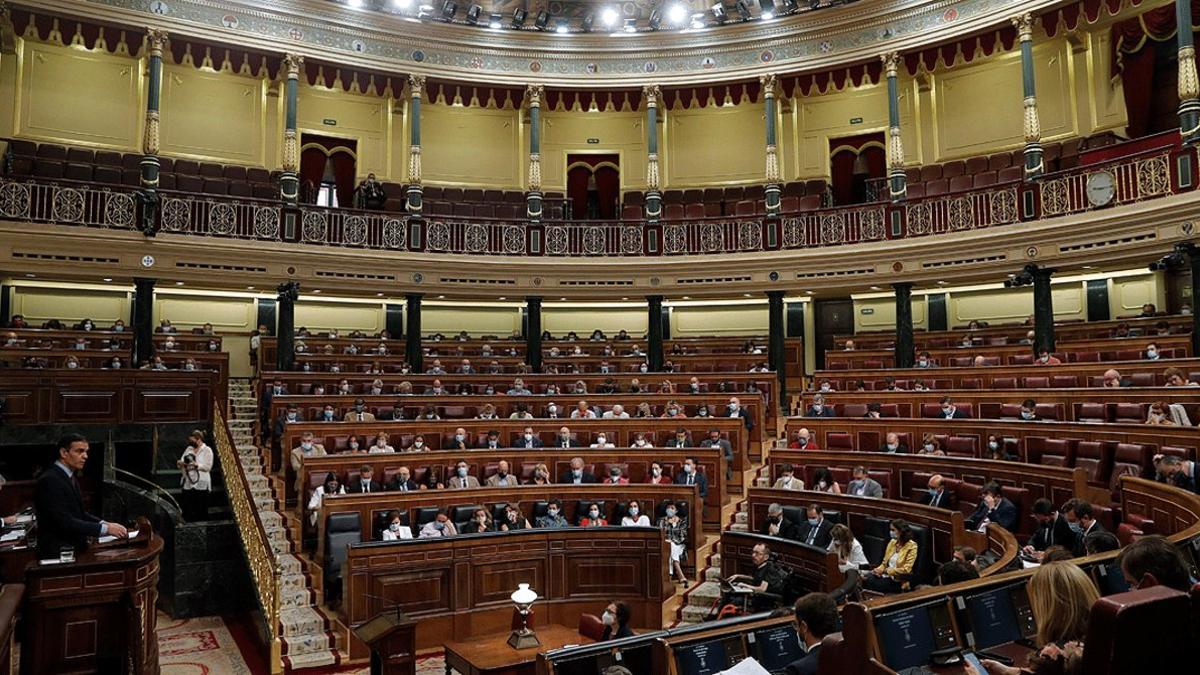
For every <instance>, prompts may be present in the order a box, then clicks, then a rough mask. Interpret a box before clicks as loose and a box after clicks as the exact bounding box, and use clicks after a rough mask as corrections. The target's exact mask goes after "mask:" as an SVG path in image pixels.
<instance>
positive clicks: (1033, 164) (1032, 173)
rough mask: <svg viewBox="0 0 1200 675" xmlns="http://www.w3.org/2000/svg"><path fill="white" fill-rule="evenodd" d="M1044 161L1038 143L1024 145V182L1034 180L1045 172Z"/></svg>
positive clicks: (1040, 146)
mask: <svg viewBox="0 0 1200 675" xmlns="http://www.w3.org/2000/svg"><path fill="white" fill-rule="evenodd" d="M1045 168H1046V167H1045V161H1044V159H1043V155H1042V144H1041V143H1040V142H1033V143H1026V144H1025V180H1035V179H1038V178H1041V177H1042V173H1044V172H1045Z"/></svg>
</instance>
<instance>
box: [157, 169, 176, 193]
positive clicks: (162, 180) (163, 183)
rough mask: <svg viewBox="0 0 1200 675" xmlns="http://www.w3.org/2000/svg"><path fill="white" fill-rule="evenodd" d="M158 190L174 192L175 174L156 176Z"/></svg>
mask: <svg viewBox="0 0 1200 675" xmlns="http://www.w3.org/2000/svg"><path fill="white" fill-rule="evenodd" d="M158 189H159V190H174V189H175V174H173V173H160V174H158Z"/></svg>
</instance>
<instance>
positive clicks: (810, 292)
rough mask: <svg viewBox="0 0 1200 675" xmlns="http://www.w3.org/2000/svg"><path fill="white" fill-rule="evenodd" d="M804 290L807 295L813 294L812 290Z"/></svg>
mask: <svg viewBox="0 0 1200 675" xmlns="http://www.w3.org/2000/svg"><path fill="white" fill-rule="evenodd" d="M804 292H805V293H808V294H809V295H812V294H813V292H812V291H804Z"/></svg>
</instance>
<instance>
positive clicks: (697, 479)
mask: <svg viewBox="0 0 1200 675" xmlns="http://www.w3.org/2000/svg"><path fill="white" fill-rule="evenodd" d="M689 475H690V476H691V477H692V482H693V483H694V484H695V485H699V486H700V499H704V498H705V497H707V496H708V478H706V477H705V476H704V474H702V473H700V472H699V471H696V472H694V473H692V474H688V473H687V472H686V471H682V470H681V471H680V472H679V473H677V474H675V484H676V485H687V484H688V477H689Z"/></svg>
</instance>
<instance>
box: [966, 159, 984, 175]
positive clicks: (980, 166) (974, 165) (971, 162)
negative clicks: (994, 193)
mask: <svg viewBox="0 0 1200 675" xmlns="http://www.w3.org/2000/svg"><path fill="white" fill-rule="evenodd" d="M966 164H967V175H969V176H974V175H975V174H978V173H981V172H983V171H987V170H988V158H987V157H982V156H976V157H968V158H967V161H966Z"/></svg>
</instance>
